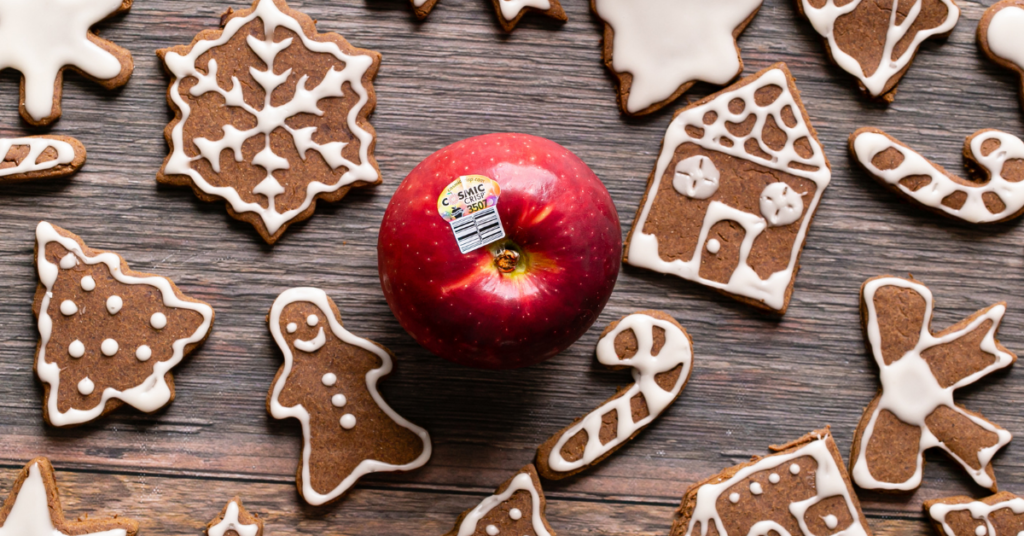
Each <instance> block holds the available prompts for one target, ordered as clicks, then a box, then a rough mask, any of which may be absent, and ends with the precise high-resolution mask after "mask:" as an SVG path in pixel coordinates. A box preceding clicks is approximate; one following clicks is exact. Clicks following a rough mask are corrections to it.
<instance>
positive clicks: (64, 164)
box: [0, 135, 85, 182]
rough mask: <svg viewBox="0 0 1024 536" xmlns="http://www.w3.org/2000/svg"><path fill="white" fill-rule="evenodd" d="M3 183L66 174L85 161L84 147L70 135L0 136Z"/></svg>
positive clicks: (0, 174)
mask: <svg viewBox="0 0 1024 536" xmlns="http://www.w3.org/2000/svg"><path fill="white" fill-rule="evenodd" d="M0 155H3V156H2V157H0V182H4V181H20V180H28V179H53V178H58V177H66V176H68V175H71V174H72V173H74V172H76V171H78V170H79V168H81V167H82V164H84V163H85V146H83V145H82V144H81V143H80V142H79V141H78V140H76V139H75V138H70V137H68V136H49V135H47V136H29V137H26V138H0Z"/></svg>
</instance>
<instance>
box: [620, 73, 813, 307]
mask: <svg viewBox="0 0 1024 536" xmlns="http://www.w3.org/2000/svg"><path fill="white" fill-rule="evenodd" d="M831 177H832V172H831V168H830V167H829V163H828V159H827V158H826V157H825V152H824V150H823V149H822V147H821V143H820V142H819V141H818V137H817V134H816V133H815V131H814V127H812V126H811V122H810V118H809V117H808V116H807V111H806V110H804V107H803V103H802V102H801V101H800V93H799V91H797V88H796V83H795V82H794V81H793V77H792V75H790V73H789V69H787V68H786V65H785V64H784V63H777V64H775V65H772V66H771V67H768V68H767V69H764V70H762V71H760V72H758V73H755V74H753V75H750V76H748V77H746V78H744V79H742V80H740V81H739V82H737V83H736V84H734V85H732V86H730V87H728V88H726V89H724V90H722V91H719V92H718V93H715V94H713V95H710V96H708V97H706V98H704V99H703V100H700V101H698V102H696V103H693V104H691V105H689V106H687V107H686V108H683V109H682V110H680V111H679V112H678V113H677V114H676V116H675V117H674V118H673V119H672V122H671V123H670V124H669V126H668V131H667V132H665V141H664V142H663V144H662V150H661V155H660V156H658V162H657V164H656V166H655V168H654V172H653V173H652V174H651V176H650V178H649V179H648V182H647V193H646V194H644V198H643V200H642V201H641V203H640V208H639V210H638V212H637V216H636V219H635V220H634V222H633V229H632V231H630V234H629V239H628V240H627V241H626V253H625V262H626V263H628V264H630V265H632V266H637V267H641V268H647V269H650V270H654V271H656V272H661V273H664V274H672V275H675V276H678V277H681V278H683V279H688V280H690V281H695V282H697V283H700V284H702V285H705V286H708V287H711V288H713V289H715V290H718V291H719V292H722V293H724V294H726V295H728V296H731V297H733V298H735V299H737V300H739V301H742V302H744V303H747V304H750V305H753V306H755V307H758V308H761V309H765V310H768V311H771V312H775V313H778V314H784V313H785V312H786V308H787V307H788V305H789V299H790V297H791V296H792V294H793V283H794V281H795V280H796V273H797V270H798V269H799V264H800V252H801V251H802V250H803V246H804V240H805V239H806V238H807V230H808V229H809V228H810V226H811V220H812V219H813V217H814V211H815V210H816V209H817V208H818V202H819V201H820V200H821V196H822V193H823V192H824V191H825V187H827V186H828V183H829V181H830V180H831Z"/></svg>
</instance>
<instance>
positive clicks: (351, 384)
mask: <svg viewBox="0 0 1024 536" xmlns="http://www.w3.org/2000/svg"><path fill="white" fill-rule="evenodd" d="M267 322H268V323H269V324H270V333H271V335H273V337H274V342H276V343H277V345H278V346H279V347H280V348H281V353H283V354H284V364H283V365H282V366H281V368H280V369H279V370H278V371H277V376H276V377H275V378H274V383H273V386H272V387H271V390H270V393H269V395H268V396H267V411H268V412H269V413H270V414H271V415H272V416H273V417H274V418H275V419H288V418H294V419H298V420H299V421H300V422H301V423H302V437H303V447H302V460H301V462H300V463H299V468H298V470H297V471H296V475H295V479H296V485H297V486H298V488H299V494H301V495H302V498H304V499H305V500H306V502H308V503H309V504H313V505H320V504H326V503H328V502H331V501H335V500H337V499H339V498H341V496H342V495H344V494H345V492H347V491H348V490H349V489H350V488H351V487H352V486H353V485H354V484H355V483H356V481H357V480H359V478H360V477H362V476H363V475H367V474H369V473H381V472H390V471H411V470H413V469H417V468H419V467H422V466H423V465H424V464H425V463H427V460H429V459H430V450H431V444H430V434H428V433H427V431H426V430H424V429H422V428H420V427H419V426H416V425H415V424H412V423H411V422H409V421H407V420H405V419H404V418H402V416H401V415H399V414H398V413H396V412H395V410H393V409H391V407H390V406H388V404H387V402H385V401H384V398H383V397H381V395H380V392H378V391H377V381H378V380H380V379H381V378H383V377H385V376H387V375H388V374H390V373H391V367H392V359H393V356H392V354H391V352H390V351H389V350H388V349H386V348H384V347H383V346H381V345H379V344H377V343H375V342H372V341H368V340H366V339H363V338H361V337H357V336H355V335H353V334H351V333H349V332H348V331H347V330H346V329H345V328H343V327H342V326H341V313H340V312H338V307H337V306H336V305H335V304H334V300H332V299H331V298H329V297H328V296H327V294H326V293H325V292H324V291H322V290H320V289H317V288H293V289H288V290H286V291H284V292H282V293H281V295H280V296H278V297H277V299H276V300H274V305H273V307H272V308H271V309H270V314H269V315H268V316H267Z"/></svg>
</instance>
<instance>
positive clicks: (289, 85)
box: [157, 0, 381, 244]
mask: <svg viewBox="0 0 1024 536" xmlns="http://www.w3.org/2000/svg"><path fill="white" fill-rule="evenodd" d="M240 50H241V51H242V52H239V51H240ZM158 54H159V55H160V57H161V58H162V59H163V61H164V64H165V66H166V67H167V70H168V71H170V73H171V75H172V76H173V79H172V81H171V86H170V90H169V92H168V102H169V104H170V106H171V108H173V109H174V110H175V112H176V117H175V119H174V120H173V121H172V122H171V123H170V125H168V128H167V129H166V130H165V136H166V138H167V142H168V144H169V145H170V154H168V156H167V158H166V159H165V160H164V166H163V168H162V170H161V171H160V173H159V174H158V175H157V180H158V181H160V182H165V183H169V184H177V185H189V186H191V187H192V188H193V190H194V191H195V192H196V194H197V195H198V196H199V197H200V198H201V199H203V200H205V201H216V200H224V201H226V202H227V204H228V213H229V214H230V215H231V216H233V217H235V218H237V219H240V220H242V221H246V222H248V223H250V224H252V225H253V226H255V227H256V229H257V231H258V232H259V233H260V236H262V237H263V238H264V240H266V241H267V242H268V243H271V244H272V243H274V242H275V241H277V239H278V238H280V236H281V235H282V234H283V233H284V231H285V229H286V228H287V227H288V226H289V225H291V224H292V223H295V222H297V221H301V220H304V219H306V218H308V217H310V216H311V215H312V214H313V210H314V208H315V206H316V200H317V199H323V200H325V201H337V200H339V199H341V198H342V197H343V196H344V195H345V194H346V193H348V191H349V189H350V188H352V187H356V186H365V185H370V184H377V183H379V182H380V181H381V177H380V170H379V169H378V168H377V162H376V160H375V159H374V156H373V145H374V142H375V137H374V136H375V135H374V131H373V127H371V126H370V124H369V121H368V120H367V117H368V116H369V114H370V112H371V111H372V110H373V108H374V106H375V104H376V95H375V94H374V91H373V83H372V81H373V78H374V76H376V73H377V68H378V66H379V65H380V54H378V53H377V52H373V51H370V50H363V49H359V48H355V47H353V46H352V45H350V44H349V43H348V41H346V40H345V38H343V37H341V36H340V35H338V34H334V33H323V34H321V33H317V31H316V26H315V25H314V22H313V20H312V19H310V18H309V17H308V16H306V15H304V14H302V13H300V12H298V11H295V10H293V9H291V8H289V7H288V6H287V4H285V2H284V0H256V2H255V3H254V4H253V6H252V8H251V9H245V10H241V11H236V12H233V13H231V14H230V15H229V16H227V17H226V18H225V21H224V29H223V31H220V32H217V31H206V32H203V33H201V34H199V35H198V36H197V37H196V38H195V40H194V41H193V42H192V44H190V45H187V46H177V47H173V48H169V49H163V50H160V51H158Z"/></svg>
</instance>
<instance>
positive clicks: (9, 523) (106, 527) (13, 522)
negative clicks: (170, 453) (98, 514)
mask: <svg viewBox="0 0 1024 536" xmlns="http://www.w3.org/2000/svg"><path fill="white" fill-rule="evenodd" d="M138 530H139V524H138V523H136V522H135V521H134V520H132V519H128V518H126V517H116V516H115V517H113V518H109V519H107V518H87V517H83V518H80V520H79V521H67V520H65V519H64V509H63V508H62V507H61V503H60V494H59V493H58V490H57V480H56V479H55V478H54V476H53V466H52V465H50V461H49V460H47V459H46V458H36V459H34V460H32V461H30V462H28V465H26V466H25V468H24V469H22V470H21V473H19V474H18V478H17V479H15V480H14V485H13V486H12V487H11V494H10V496H8V497H7V501H6V502H4V505H3V507H0V536H65V535H69V534H72V535H75V536H135V533H136V532H138Z"/></svg>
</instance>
